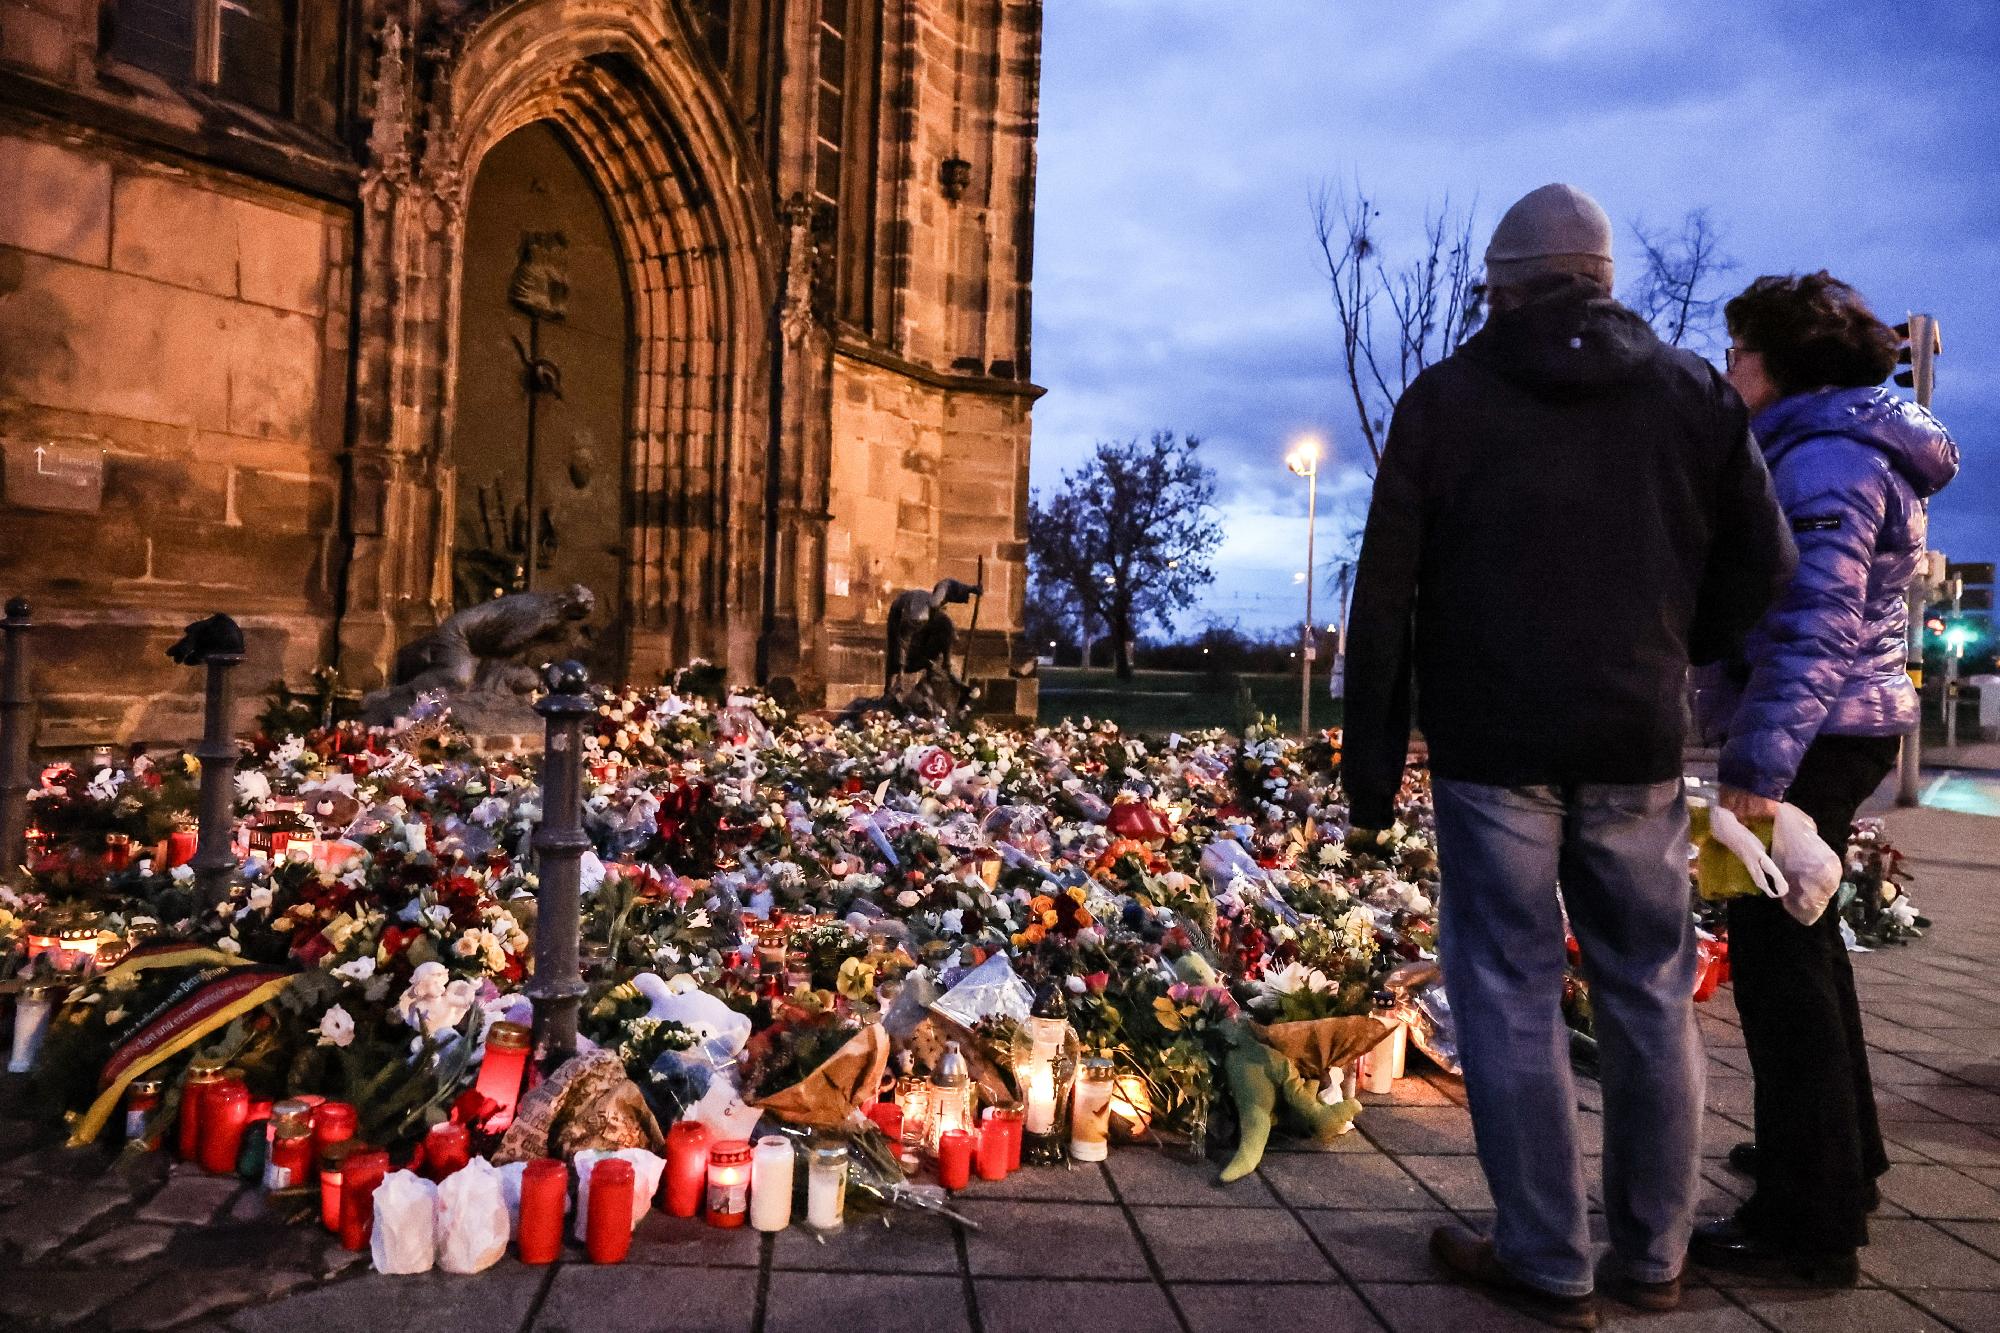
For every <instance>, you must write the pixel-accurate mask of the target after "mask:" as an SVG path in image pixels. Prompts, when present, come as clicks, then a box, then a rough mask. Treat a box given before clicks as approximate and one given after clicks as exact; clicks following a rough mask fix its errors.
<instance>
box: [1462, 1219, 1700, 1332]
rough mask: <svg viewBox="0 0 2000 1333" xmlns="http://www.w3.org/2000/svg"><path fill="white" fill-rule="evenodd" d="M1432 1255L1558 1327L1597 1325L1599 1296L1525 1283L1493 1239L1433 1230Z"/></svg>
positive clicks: (1503, 1299) (1524, 1311) (1505, 1301)
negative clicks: (1495, 1249)
mask: <svg viewBox="0 0 2000 1333" xmlns="http://www.w3.org/2000/svg"><path fill="white" fill-rule="evenodd" d="M1431 1258H1433V1259H1435V1260H1437V1261H1438V1263H1439V1264H1440V1265H1441V1266H1442V1267H1444V1268H1446V1269H1449V1270H1450V1271H1451V1273H1452V1274H1453V1275H1454V1276H1457V1277H1460V1278H1463V1279H1464V1280H1465V1281H1467V1282H1471V1283H1475V1284H1477V1285H1478V1286H1480V1287H1483V1288H1485V1289H1486V1291H1487V1293H1488V1294H1490V1295H1491V1296H1492V1297H1493V1298H1494V1299H1496V1300H1498V1301H1500V1302H1501V1303H1502V1304H1504V1305H1507V1306H1509V1307H1511V1308H1512V1309H1515V1310H1519V1311H1520V1312H1521V1313H1522V1314H1525V1315H1531V1316H1533V1317H1534V1318H1536V1319H1539V1320H1541V1321H1542V1322H1543V1323H1545V1324H1548V1325H1550V1326H1552V1327H1555V1328H1575V1329H1594V1328H1596V1327H1597V1297H1596V1296H1563V1295H1559V1294H1558V1293H1556V1292H1553V1291H1544V1290H1543V1289H1542V1288H1540V1287H1537V1286H1535V1285H1534V1284H1533V1283H1530V1282H1523V1281H1522V1280H1521V1279H1520V1278H1517V1277H1515V1276H1514V1275H1513V1274H1512V1273H1510V1272H1508V1271H1507V1268H1506V1266H1505V1265H1504V1264H1502V1263H1501V1262H1500V1260H1499V1259H1498V1258H1496V1257H1494V1254H1493V1242H1492V1241H1490V1240H1487V1239H1486V1238H1485V1237H1484V1236H1475V1235H1474V1234H1473V1233H1472V1232H1470V1231H1467V1230H1466V1229H1465V1228H1464V1227H1461V1226H1448V1227H1439V1228H1438V1229H1437V1230H1436V1231H1433V1232H1431ZM1679 1285H1680V1284H1679V1283H1678V1282H1677V1283H1675V1287H1676V1289H1677V1290H1678V1288H1679Z"/></svg>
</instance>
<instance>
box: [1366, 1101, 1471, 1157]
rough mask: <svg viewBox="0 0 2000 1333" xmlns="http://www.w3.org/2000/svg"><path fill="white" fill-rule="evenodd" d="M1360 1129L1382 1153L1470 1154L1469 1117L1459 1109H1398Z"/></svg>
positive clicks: (1419, 1107) (1373, 1119)
mask: <svg viewBox="0 0 2000 1333" xmlns="http://www.w3.org/2000/svg"><path fill="white" fill-rule="evenodd" d="M1361 1128H1362V1132H1363V1133H1365V1134H1366V1135H1367V1136H1368V1137H1369V1138H1370V1139H1372V1140H1373V1141H1374V1142H1375V1145H1376V1146H1377V1147H1379V1148H1381V1149H1382V1150H1383V1151H1385V1152H1392V1153H1431V1154H1437V1153H1469V1152H1471V1151H1472V1150H1473V1143H1472V1115H1471V1113H1470V1112H1468V1111H1467V1110H1466V1109H1465V1108H1464V1107H1462V1106H1416V1107H1408V1108H1399V1109H1398V1110H1397V1111H1396V1112H1395V1114H1393V1115H1384V1116H1379V1117H1371V1118H1370V1119H1369V1120H1368V1122H1367V1123H1366V1124H1364V1125H1363V1126H1362V1127H1361Z"/></svg>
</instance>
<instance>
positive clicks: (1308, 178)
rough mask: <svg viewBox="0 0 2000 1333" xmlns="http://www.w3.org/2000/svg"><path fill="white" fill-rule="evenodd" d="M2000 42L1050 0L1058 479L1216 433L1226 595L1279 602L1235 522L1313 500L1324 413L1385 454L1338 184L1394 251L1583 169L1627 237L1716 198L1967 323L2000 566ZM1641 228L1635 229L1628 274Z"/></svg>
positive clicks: (1730, 244)
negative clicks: (1325, 207) (1372, 439)
mask: <svg viewBox="0 0 2000 1333" xmlns="http://www.w3.org/2000/svg"><path fill="white" fill-rule="evenodd" d="M1996 64H2000V21H1996V20H1995V18H1994V17H1993V11H1992V9H1991V7H1990V5H1988V4H1986V3H1984V0H1977V2H1975V0H1956V2H1949V0H1948V2H1946V3H1939V4H1934V5H1929V6H1926V7H1925V9H1924V11H1923V13H1922V15H1921V16H1915V15H1900V16H1891V15H1885V14H1884V13H1883V12H1882V11H1880V10H1879V9H1876V8H1873V7H1869V6H1859V5H1841V4H1823V3H1803V2H1802V0H1766V3H1760V4H1757V5H1742V4H1738V3H1733V2H1732V0H1677V2H1676V3H1671V4H1669V3H1666V2H1665V0H1622V2H1614V3H1606V4H1598V5H1591V6H1578V5H1575V4H1574V3H1573V0H1402V3H1398V4H1397V5H1394V6H1388V5H1380V4H1376V5H1340V6H1335V5H1328V4H1326V3H1324V0H1257V3H1255V4H1250V5H1217V4H1214V3H1213V2H1212V0H1063V3H1061V4H1056V5H1050V6H1048V7H1047V8H1046V10H1045V36H1044V83H1043V97H1042V117H1041V141H1040V162H1041V169H1040V178H1039V194H1038V202H1037V235H1036V273H1035V311H1036V329H1035V369H1036V376H1037V378H1038V380H1039V381H1040V382H1041V383H1043V384H1045V385H1046V386H1048V388H1049V394H1048V396H1047V397H1046V398H1044V399H1043V400H1042V401H1041V402H1040V403H1038V404H1037V406H1036V408H1035V459H1034V475H1035V479H1036V481H1037V483H1038V484H1042V485H1047V484H1049V483H1051V482H1053V481H1054V480H1055V479H1056V477H1057V475H1058V474H1059V473H1060V471H1061V469H1062V468H1063V467H1065V466H1069V465H1072V464H1074V463H1075V462H1076V461H1077V460H1078V459H1079V458H1080V457H1082V456H1083V454H1084V453H1086V452H1087V451H1088V449H1089V447H1090V445H1091V444H1092V443H1093V442H1094V441H1096V440H1098V439H1110V438H1126V437H1130V436H1133V435H1138V434H1142V433H1145V432H1147V431H1150V430H1152V429H1154V428H1156V427H1171V428H1174V429H1177V430H1180V431H1183V432H1187V433H1191V434H1195V435H1199V436H1202V437H1203V438H1204V439H1205V440H1206V441H1207V442H1208V449H1207V452H1208V454H1209V456H1210V461H1211V462H1212V463H1214V464H1216V465H1217V466H1218V469H1219V471H1220V474H1221V480H1222V485H1223V490H1224V495H1225V499H1226V500H1227V501H1228V503H1229V506H1230V507H1229V509H1228V511H1227V516H1228V518H1229V520H1230V523H1231V531H1230V538H1229V541H1228V543H1227V544H1226V546H1225V548H1224V552H1223V558H1222V560H1221V563H1220V566H1219V570H1218V581H1217V585H1216V592H1217V599H1216V600H1217V601H1218V602H1221V601H1223V600H1230V601H1231V604H1239V605H1242V606H1244V607H1247V608H1255V607H1259V606H1263V605H1266V604H1268V603H1269V601H1270V599H1269V596H1268V595H1267V594H1268V591H1269V586H1270V580H1271V578H1272V577H1273V574H1274V571H1273V569H1272V568H1271V567H1269V566H1268V565H1267V563H1266V562H1264V561H1263V560H1262V558H1261V557H1260V556H1259V555H1258V554H1257V551H1258V550H1260V549H1261V547H1260V546H1259V544H1258V540H1257V539H1255V538H1253V537H1246V536H1239V535H1238V533H1237V532H1236V530H1235V529H1236V526H1237V525H1239V524H1244V525H1249V526H1250V527H1252V528H1255V529H1257V530H1258V531H1260V532H1261V531H1264V530H1267V529H1269V527H1270V523H1271V520H1272V519H1273V518H1274V517H1275V516H1277V515H1280V514H1290V513H1298V514H1301V515H1302V513H1303V498H1302V497H1299V496H1297V495H1295V494H1293V493H1291V492H1288V491H1287V488H1286V486H1285V482H1286V481H1288V480H1289V479H1288V478H1286V477H1285V476H1284V474H1283V473H1282V471H1280V470H1278V459H1279V457H1280V456H1281V455H1282V453H1283V451H1284V449H1285V447H1286V445H1287V443H1288V441H1289V439H1290V437H1292V436H1294V435H1295V434H1297V433H1298V432H1300V431H1302V430H1308V429H1312V430H1317V431H1320V432H1322V433H1324V434H1326V435H1327V436H1329V437H1330V438H1331V439H1332V440H1333V442H1334V444H1335V449H1336V458H1337V460H1338V459H1346V460H1349V461H1350V462H1351V461H1352V460H1353V458H1354V457H1355V455H1356V453H1357V452H1358V451H1359V448H1360V445H1359V441H1358V439H1357V438H1355V434H1356V433H1355V427H1354V424H1353V418H1352V408H1351V406H1349V405H1347V404H1346V403H1345V401H1344V388H1343V385H1342V384H1341V382H1340V380H1339V378H1338V360H1337V347H1336V345H1335V341H1334V323H1333V319H1332V314H1331V310H1330V308H1329V306H1328V303H1327V299H1326V294H1325V290H1324V285H1323V284H1324V279H1323V277H1322V276H1321V274H1320V272H1319V269H1318V257H1317V253H1316V250H1315V247H1314V245H1313V242H1312V234H1311V222H1310V217H1309V213H1308V208H1307V200H1308V198H1309V196H1310V194H1311V192H1312V191H1313V190H1314V189H1315V188H1316V186H1317V185H1318V184H1319V183H1321V182H1324V181H1328V180H1332V181H1335V182H1339V181H1351V180H1356V179H1358V180H1359V181H1361V182H1363V183H1364V184H1365V186H1366V187H1367V189H1368V190H1369V191H1370V193H1371V194H1372V195H1374V196H1375V197H1376V199H1377V200H1378V202H1379V203H1380V204H1381V206H1382V208H1383V213H1384V216H1383V219H1382V227H1381V230H1380V238H1381V240H1382V242H1383V243H1384V244H1385V246H1386V247H1388V249H1389V251H1390V253H1391V256H1392V257H1393V256H1394V255H1395V254H1397V253H1407V252H1408V247H1409V246H1410V244H1411V240H1412V237H1413V235H1414V233H1415V231H1416V229H1417V228H1418V227H1419V226H1420V225H1421V221H1422V218H1423V214H1424V211H1425V208H1426V207H1427V206H1435V205H1437V204H1438V203H1439V202H1440V201H1442V200H1443V199H1444V198H1445V196H1446V195H1447V194H1449V195H1450V196H1451V197H1452V198H1453V199H1455V200H1460V201H1465V200H1473V199H1476V200H1477V202H1478V206H1479V213H1480V223H1479V227H1478V231H1479V233H1480V234H1481V235H1483V234H1484V232H1485V230H1486V229H1487V228H1488V227H1490V226H1491V223H1492V221H1493V219H1494V217H1495V216H1497V213H1498V211H1499V210H1500V209H1501V208H1502V207H1504V206H1505V204H1506V203H1508V202H1510V201H1511V200H1513V199H1514V198H1516V197H1518V196H1519V195H1520V194H1522V193H1525V192H1526V191H1527V190H1529V189H1532V188H1533V187H1534V186H1536V185H1539V184H1542V183H1544V182H1545V181H1548V180H1552V179H1567V180H1571V181H1573V182H1575V183H1577V184H1579V185H1582V186H1583V187H1584V188H1586V189H1588V190H1590V191H1591V192H1592V193H1593V194H1595V195H1596V196H1597V197H1598V198H1599V199H1600V200H1602V201H1603V202H1604V203H1605V205H1606V207H1607V208H1608V209H1609V210H1610V212H1611V213H1612V216H1613V217H1614V218H1615V219H1617V220H1618V221H1619V224H1620V227H1621V231H1623V230H1624V228H1625V227H1626V224H1627V223H1629V222H1630V221H1632V220H1635V219H1638V218H1642V217H1643V218H1645V219H1647V220H1649V221H1651V222H1653V223H1656V224H1664V223H1671V222H1673V221H1674V220H1676V219H1678V218H1679V216H1680V215H1681V214H1682V213H1683V212H1685V211H1686V210H1687V209H1689V208H1692V207H1696V206H1706V207H1708V208H1709V209H1710V210H1711V213H1712V214H1713V216H1714V218H1715V219H1716V221H1717V222H1718V223H1719V224H1721V226H1722V227H1723V229H1724V231H1725V233H1726V242H1727V244H1726V248H1727V250H1728V251H1729V252H1730V253H1731V254H1732V255H1734V256H1735V257H1736V258H1737V259H1738V261H1739V263H1740V265H1741V267H1740V270H1739V271H1738V273H1737V274H1736V275H1734V276H1735V277H1737V278H1740V279H1742V280H1744V281H1747V280H1748V278H1749V277H1750V276H1754V275H1755V274H1756V273H1760V272H1784V271H1793V270H1799V269H1806V268H1817V267H1821V266H1824V267H1828V268H1831V269H1832V270H1834V271H1835V272H1836V273H1838V274H1840V275H1841V276H1843V277H1846V278H1847V279H1848V280H1850V281H1852V282H1854V283H1855V284H1856V285H1857V286H1858V287H1860V288H1861V290H1862V291H1864V292H1866V293H1868V294H1869V296H1870V297H1871V299H1872V300H1873V301H1874V302H1875V303H1876V306H1877V308H1878V309H1879V310H1880V311H1881V312H1882V313H1883V314H1884V315H1886V316H1890V317H1892V318H1900V317H1901V315H1902V312H1903V311H1905V310H1907V309H1911V308H1916V309H1928V310H1931V311H1933V312H1934V313H1936V314H1938V315H1939V317H1940V319H1941V321H1942V324H1943V329H1944V337H1945V356H1944V358H1943V360H1942V361H1941V363H1940V389H1939V396H1938V404H1937V406H1938V410H1939V412H1940V414H1941V415H1943V416H1944V417H1945V419H1946V421H1947V422H1948V423H1949V424H1950V425H1952V427H1953V429H1954V431H1955V433H1956V434H1957V435H1958V436H1959V438H1960V440H1961V443H1962V444H1963V446H1964V448H1965V452H1966V460H1967V466H1966V471H1965V473H1964V475H1963V476H1962V477H1961V480H1960V481H1959V482H1957V483H1955V484H1954V485H1953V487H1952V488H1951V489H1949V490H1948V491H1947V492H1946V493H1945V494H1944V495H1943V496H1942V497H1941V498H1940V499H1939V501H1938V502H1937V503H1936V505H1935V506H1934V511H1933V532H1934V534H1935V538H1934V539H1935V541H1936V542H1937V544H1939V545H1940V546H1943V547H1945V548H1946V549H1948V550H1950V551H1951V552H1952V554H1953V555H1954V556H1964V557H1966V558H1991V557H1994V556H2000V466H1996V464H2000V358H1996V354H1995V352H1994V351H1993V350H1992V349H1994V348H1995V347H1996V346H2000V302H1996V301H1995V300H1994V299H1993V296H1992V293H1994V292H1995V291H1996V290H2000V204H1997V203H1996V201H2000V155H1996V154H1995V153H1994V152H1993V150H1992V148H1991V145H1992V144H1993V143H1995V142H2000V101H1996V99H1994V98H1993V97H1992V96H1991V90H1992V86H1993V84H1992V76H1991V72H1990V71H1991V70H1992V69H1993V68H1995V67H1996ZM1633 248H1634V247H1633V246H1632V244H1631V238H1630V236H1629V234H1625V235H1622V236H1621V254H1620V260H1621V263H1622V265H1623V266H1624V269H1625V271H1626V272H1628V273H1629V272H1631V271H1632V266H1633V255H1632V253H1631V251H1632V250H1633ZM1357 481H1358V478H1356V477H1354V476H1353V475H1351V474H1348V475H1346V476H1344V477H1343V478H1342V485H1344V486H1346V487H1348V488H1349V489H1352V487H1353V486H1354V485H1355V484H1356V483H1357ZM1293 489H1294V490H1295V489H1296V488H1293ZM1293 505H1296V510H1294V509H1293V508H1292V506H1293ZM1277 573H1278V575H1280V576H1282V577H1285V578H1287V579H1288V577H1289V576H1288V575H1284V574H1283V571H1277ZM1286 586H1287V587H1289V584H1288V583H1287V585H1286ZM1232 589H1239V590H1240V595H1239V594H1238V593H1237V592H1232V591H1231V590H1232ZM1244 614H1245V619H1246V624H1247V623H1250V619H1249V616H1250V612H1247V611H1246V612H1245V613H1244ZM1258 614H1270V615H1272V616H1274V617H1275V620H1282V619H1285V618H1289V617H1290V616H1293V615H1295V614H1296V612H1295V611H1287V612H1284V613H1283V614H1279V613H1277V612H1269V613H1263V612H1259V613H1258ZM1274 623H1275V621H1274Z"/></svg>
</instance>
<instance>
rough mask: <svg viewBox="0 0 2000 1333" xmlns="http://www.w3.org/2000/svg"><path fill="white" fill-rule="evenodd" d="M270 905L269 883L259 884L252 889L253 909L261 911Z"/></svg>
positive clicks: (251, 905)
mask: <svg viewBox="0 0 2000 1333" xmlns="http://www.w3.org/2000/svg"><path fill="white" fill-rule="evenodd" d="M270 905H271V889H270V886H269V885H267V884H259V885H258V886H257V887H256V888H254V889H252V890H250V908H251V910H252V911H257V912H261V911H263V910H264V909H265V908H267V907H269V906H270Z"/></svg>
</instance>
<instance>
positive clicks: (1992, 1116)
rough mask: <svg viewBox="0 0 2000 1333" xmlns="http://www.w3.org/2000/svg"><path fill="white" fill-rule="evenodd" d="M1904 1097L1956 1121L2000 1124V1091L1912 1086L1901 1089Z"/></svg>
mask: <svg viewBox="0 0 2000 1333" xmlns="http://www.w3.org/2000/svg"><path fill="white" fill-rule="evenodd" d="M1901 1091H1902V1093H1903V1095H1904V1096H1906V1097H1908V1098H1909V1099H1910V1100H1911V1101H1913V1102H1916V1103H1917V1104H1918V1105H1920V1106H1928V1107H1930V1108H1931V1109H1932V1110H1933V1111H1939V1112H1942V1113H1943V1114H1945V1115H1948V1116H1950V1117H1951V1118H1952V1119H1953V1120H1963V1121H1966V1122H1967V1123H1970V1124H1976V1125H2000V1093H1996V1092H1988V1091H1986V1090H1985V1089H1984V1088H1964V1087H1952V1086H1942V1087H1940V1086H1928V1085H1923V1084H1917V1085H1912V1086H1909V1087H1905V1088H1903V1089H1901Z"/></svg>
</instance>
